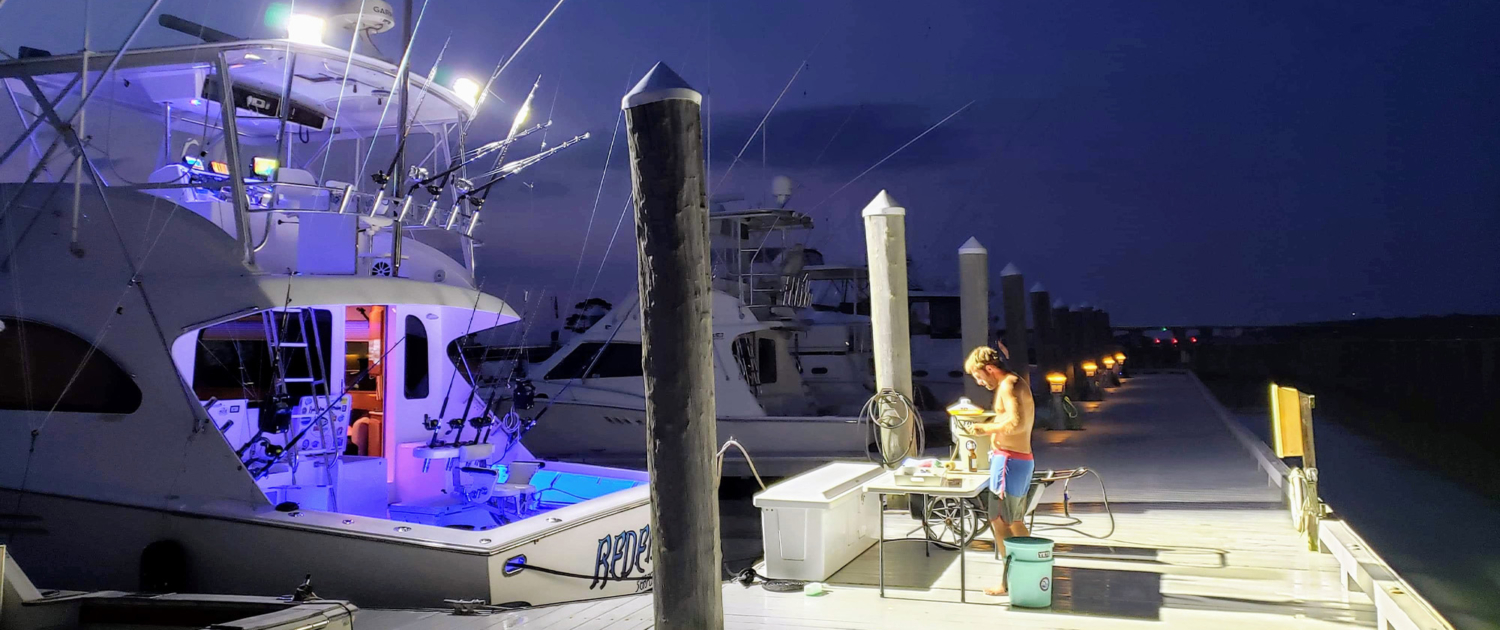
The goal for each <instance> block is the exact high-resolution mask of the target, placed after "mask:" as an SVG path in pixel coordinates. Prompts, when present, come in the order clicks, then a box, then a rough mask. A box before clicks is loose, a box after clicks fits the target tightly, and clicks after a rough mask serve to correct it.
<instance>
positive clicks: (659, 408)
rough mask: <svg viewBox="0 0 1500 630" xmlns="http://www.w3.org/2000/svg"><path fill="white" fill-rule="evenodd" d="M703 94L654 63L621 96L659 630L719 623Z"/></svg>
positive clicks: (713, 628) (721, 604)
mask: <svg viewBox="0 0 1500 630" xmlns="http://www.w3.org/2000/svg"><path fill="white" fill-rule="evenodd" d="M702 100H703V97H702V95H700V94H699V93H698V92H697V91H696V90H694V89H693V88H691V87H689V86H688V84H687V82H685V81H683V80H682V77H679V76H677V73H675V72H673V71H672V69H671V68H668V67H667V66H666V65H665V64H660V63H658V64H656V66H655V67H653V68H651V71H650V72H647V73H646V76H645V77H644V78H642V79H641V81H640V83H637V84H636V86H635V88H634V89H632V90H631V91H630V92H628V93H627V94H625V97H624V99H622V102H621V108H622V109H624V110H625V135H626V137H627V138H628V140H629V143H630V179H631V183H632V185H633V188H632V192H631V194H632V199H633V201H634V202H635V232H636V248H637V249H636V251H637V253H638V255H639V257H638V259H639V278H640V295H641V298H640V304H641V350H642V352H641V366H642V372H643V373H644V377H645V381H646V468H647V471H648V472H649V474H650V477H651V482H650V483H651V558H652V563H653V565H654V569H653V571H654V573H653V575H654V577H655V580H654V587H655V588H653V589H652V595H651V597H652V601H653V603H654V604H655V611H656V627H657V628H659V629H661V630H689V629H693V630H697V629H700V628H707V629H709V630H716V629H720V628H723V627H724V602H723V593H722V590H721V589H722V586H721V582H720V579H721V575H720V573H721V571H722V569H721V565H720V561H721V560H722V554H721V552H720V548H719V502H718V478H719V476H718V473H717V471H716V470H715V469H714V465H713V464H714V451H715V448H716V447H717V445H718V441H717V436H716V435H715V430H714V423H715V415H714V373H713V372H714V360H713V354H712V353H713V323H712V322H713V310H712V290H711V287H710V285H709V258H708V200H707V199H706V198H705V195H704V188H703V186H704V178H705V172H704V170H705V169H704V161H703V159H704V158H703V130H702V125H701V119H700V111H699V107H700V103H701V102H702Z"/></svg>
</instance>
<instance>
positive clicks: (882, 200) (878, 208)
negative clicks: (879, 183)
mask: <svg viewBox="0 0 1500 630" xmlns="http://www.w3.org/2000/svg"><path fill="white" fill-rule="evenodd" d="M860 214H863V215H864V216H867V217H880V216H885V217H904V216H906V208H903V207H901V204H899V203H896V200H895V199H894V198H892V197H891V194H890V193H888V192H886V191H884V190H882V191H880V194H878V195H875V198H874V199H871V200H870V203H869V204H868V205H866V206H865V209H864V212H861V213H860Z"/></svg>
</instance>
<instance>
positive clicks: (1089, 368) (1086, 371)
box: [1078, 361, 1103, 400]
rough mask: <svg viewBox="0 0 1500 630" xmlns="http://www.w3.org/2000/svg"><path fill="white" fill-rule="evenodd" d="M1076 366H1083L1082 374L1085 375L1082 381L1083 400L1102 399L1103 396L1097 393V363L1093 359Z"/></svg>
mask: <svg viewBox="0 0 1500 630" xmlns="http://www.w3.org/2000/svg"><path fill="white" fill-rule="evenodd" d="M1078 367H1081V368H1083V375H1084V377H1085V378H1084V381H1083V396H1081V398H1082V399H1083V400H1103V397H1102V396H1100V395H1099V379H1098V378H1097V375H1098V374H1099V364H1098V363H1094V362H1093V361H1084V362H1083V363H1080V364H1079V365H1078Z"/></svg>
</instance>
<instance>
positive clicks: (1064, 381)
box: [1047, 372, 1073, 430]
mask: <svg viewBox="0 0 1500 630" xmlns="http://www.w3.org/2000/svg"><path fill="white" fill-rule="evenodd" d="M1067 389H1068V376H1067V375H1066V374H1063V373H1062V372H1048V373H1047V390H1048V391H1049V392H1051V396H1048V397H1047V400H1048V406H1049V407H1051V409H1052V428H1053V429H1057V430H1061V429H1069V428H1073V427H1069V426H1068V425H1069V424H1070V423H1069V422H1068V416H1067V412H1066V411H1065V410H1064V409H1063V396H1064V395H1065V394H1064V392H1065V391H1066V390H1067Z"/></svg>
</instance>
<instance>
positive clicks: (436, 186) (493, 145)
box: [413, 120, 552, 195]
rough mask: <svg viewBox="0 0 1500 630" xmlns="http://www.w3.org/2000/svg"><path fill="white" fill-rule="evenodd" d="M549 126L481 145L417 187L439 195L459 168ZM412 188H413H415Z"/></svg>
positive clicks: (542, 125)
mask: <svg viewBox="0 0 1500 630" xmlns="http://www.w3.org/2000/svg"><path fill="white" fill-rule="evenodd" d="M551 126H552V121H550V120H549V121H547V122H544V123H537V124H536V125H533V126H532V127H531V128H530V129H526V130H524V131H522V132H520V133H517V134H516V135H515V136H514V137H511V138H506V139H504V140H496V141H494V142H490V143H488V144H485V145H482V146H480V147H479V148H477V149H474V150H473V151H469V153H471V154H472V155H471V156H469V157H467V158H463V161H461V162H458V163H456V164H454V165H453V166H450V167H448V168H447V169H446V170H444V171H442V172H440V173H437V174H435V175H433V176H431V177H427V178H425V179H421V180H418V181H417V185H418V186H426V187H427V192H429V193H432V194H433V195H437V194H439V193H441V192H442V191H443V188H445V187H447V185H448V182H447V178H448V177H450V176H452V175H453V174H454V173H456V172H458V170H459V169H461V168H463V167H465V166H468V165H469V164H472V163H473V162H474V161H475V160H477V159H479V158H482V157H484V156H486V155H489V154H491V153H494V152H495V151H498V150H500V148H501V147H507V146H510V145H511V144H514V143H515V142H516V141H518V140H520V139H521V138H525V137H526V136H529V135H531V134H534V133H536V132H538V131H541V130H543V129H546V128H548V127H551ZM438 180H443V182H442V183H436V182H437V181H438ZM413 188H415V186H414V187H413Z"/></svg>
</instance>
